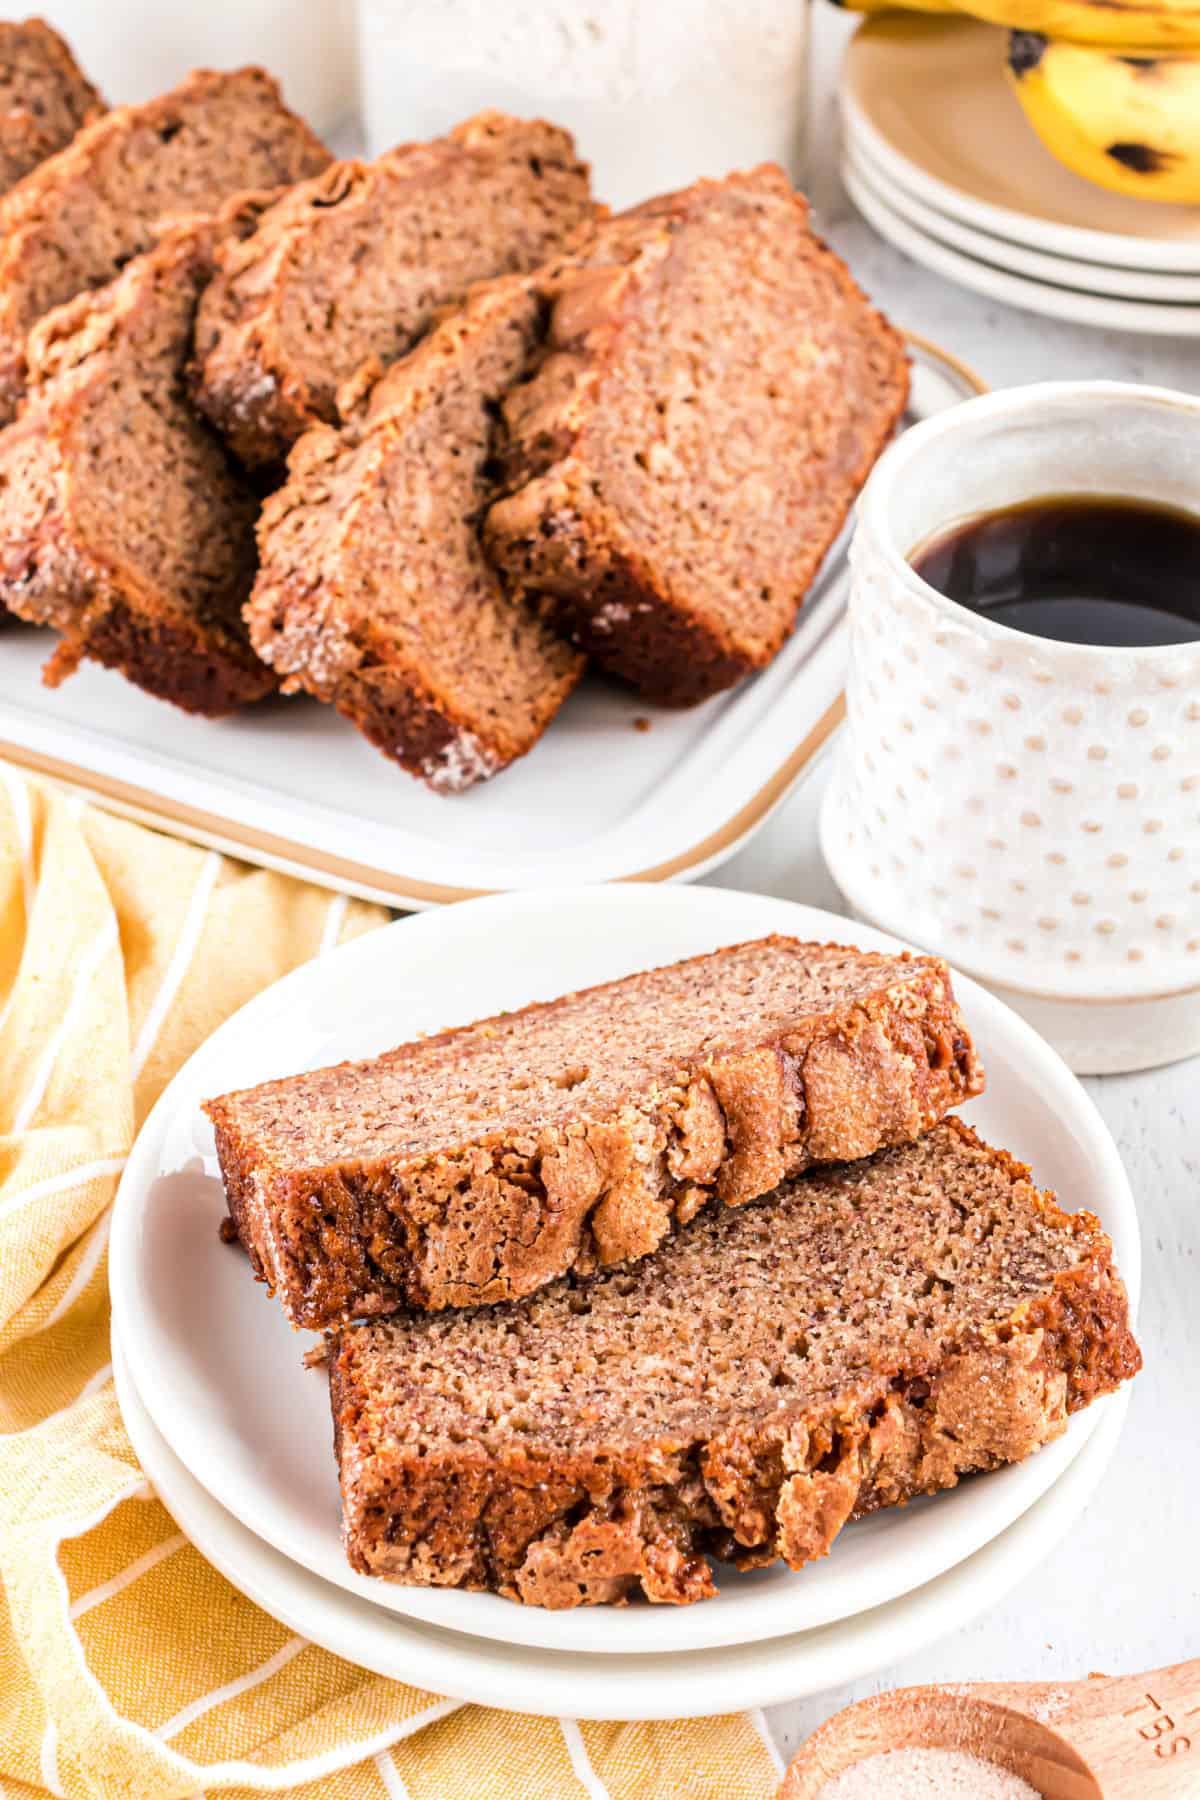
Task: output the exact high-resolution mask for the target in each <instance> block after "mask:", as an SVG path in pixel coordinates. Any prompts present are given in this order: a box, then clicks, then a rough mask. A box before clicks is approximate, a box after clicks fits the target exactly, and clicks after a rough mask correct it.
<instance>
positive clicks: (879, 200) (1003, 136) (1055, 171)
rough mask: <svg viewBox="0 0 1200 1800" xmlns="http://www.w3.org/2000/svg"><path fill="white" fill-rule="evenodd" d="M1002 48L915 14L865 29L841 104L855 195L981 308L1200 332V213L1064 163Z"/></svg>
mask: <svg viewBox="0 0 1200 1800" xmlns="http://www.w3.org/2000/svg"><path fill="white" fill-rule="evenodd" d="M1007 38H1008V34H1007V33H1006V32H1005V31H1004V30H1002V29H1001V28H999V27H997V26H993V25H985V24H981V23H979V22H978V21H977V20H974V19H966V18H955V17H939V16H932V15H931V16H925V15H921V14H916V13H889V14H884V15H882V16H881V17H879V18H875V19H872V20H871V21H870V22H869V23H868V24H866V25H864V26H862V27H860V29H859V30H858V32H857V33H856V34H855V36H854V38H853V40H852V41H851V43H850V46H849V49H848V51H847V54H846V61H845V65H844V68H843V73H842V82H841V96H840V97H841V114H842V175H843V178H844V181H845V184H846V189H847V192H848V193H849V195H850V198H851V199H852V200H853V201H854V204H855V205H856V206H857V207H858V209H859V211H860V212H861V213H862V215H863V217H864V218H865V219H866V220H867V222H868V223H869V224H870V225H872V226H874V228H875V230H876V231H878V232H879V233H880V235H881V236H882V237H885V238H887V240H888V241H889V243H892V244H894V245H895V246H896V247H897V249H900V250H903V251H904V252H905V254H906V255H908V256H911V257H912V258H913V259H914V261H916V262H920V263H924V264H925V265H926V267H928V268H930V269H933V270H935V271H936V272H937V273H938V274H939V275H944V276H946V277H947V279H948V280H950V281H955V282H958V283H959V284H960V285H961V286H963V287H968V288H972V289H974V290H975V291H976V292H977V293H981V294H985V295H986V296H987V297H988V298H989V299H992V300H1003V301H1007V302H1008V303H1009V304H1010V305H1012V306H1020V307H1024V308H1025V309H1026V310H1028V311H1030V312H1038V313H1044V314H1046V315H1048V316H1049V317H1050V318H1056V319H1067V320H1070V321H1072V322H1073V323H1075V324H1080V325H1098V326H1108V327H1111V328H1113V329H1116V330H1121V331H1137V332H1149V333H1154V334H1159V335H1164V336H1168V337H1176V338H1181V337H1198V336H1200V207H1186V206H1164V205H1160V204H1157V203H1155V202H1151V201H1145V200H1137V199H1126V198H1124V197H1122V196H1121V195H1119V194H1113V193H1109V192H1107V191H1106V190H1105V189H1103V188H1100V187H1095V186H1093V185H1092V184H1091V183H1090V182H1086V181H1084V180H1082V179H1081V178H1080V177H1079V176H1077V175H1075V174H1073V173H1072V172H1071V171H1070V170H1069V169H1066V168H1064V167H1063V166H1062V165H1061V164H1060V163H1058V162H1057V161H1056V160H1055V159H1054V157H1053V156H1051V154H1050V152H1049V151H1048V150H1047V149H1045V147H1044V146H1043V145H1042V143H1041V142H1040V141H1039V139H1038V138H1037V136H1036V135H1035V133H1034V131H1033V129H1032V127H1031V126H1030V125H1029V123H1028V121H1027V120H1026V118H1025V116H1024V114H1023V113H1022V111H1021V108H1020V105H1019V103H1018V101H1017V99H1016V96H1015V95H1014V94H1013V93H1012V92H1011V90H1010V88H1009V86H1008V83H1007V81H1006V80H1005V74H1004V60H1005V53H1006V48H1007Z"/></svg>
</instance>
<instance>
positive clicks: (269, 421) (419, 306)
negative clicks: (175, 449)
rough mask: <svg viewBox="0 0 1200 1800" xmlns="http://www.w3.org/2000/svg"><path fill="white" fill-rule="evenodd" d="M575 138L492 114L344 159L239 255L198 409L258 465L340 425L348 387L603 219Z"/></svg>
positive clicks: (229, 267) (210, 342) (208, 319)
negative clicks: (371, 157)
mask: <svg viewBox="0 0 1200 1800" xmlns="http://www.w3.org/2000/svg"><path fill="white" fill-rule="evenodd" d="M592 212H593V207H592V204H591V199H590V194H589V186H588V170H587V165H586V163H582V162H580V161H579V160H578V158H577V157H576V155H575V149H574V145H573V144H572V142H571V139H570V137H569V135H568V134H567V133H566V132H565V131H560V130H559V129H558V127H557V126H554V125H548V124H546V123H545V122H544V121H543V120H540V119H535V120H531V121H526V120H523V119H512V118H509V117H507V116H506V115H505V114H504V113H498V112H485V113H480V114H479V115H478V116H477V117H476V118H473V119H468V120H467V122H466V123H465V124H463V125H460V126H458V127H457V128H456V129H455V130H454V131H452V132H450V134H449V135H448V136H447V137H444V138H438V139H436V140H435V141H434V142H433V143H428V144H402V145H400V146H399V147H398V148H397V149H395V150H391V151H389V152H388V153H387V155H385V156H381V157H380V158H379V159H378V161H376V162H373V163H361V162H343V163H336V164H334V166H333V167H332V168H330V169H327V170H326V171H325V173H324V174H323V175H321V176H320V177H319V178H318V179H317V180H315V181H311V182H308V183H307V184H306V185H305V186H303V187H300V188H297V189H296V190H295V192H294V193H291V194H289V195H288V196H287V197H286V198H285V199H283V200H281V201H280V202H279V204H278V206H276V207H274V208H273V210H272V211H271V212H270V213H269V214H268V215H267V217H266V218H265V219H264V220H263V222H262V225H261V226H260V228H259V230H258V232H257V233H256V234H255V236H254V237H253V238H251V239H249V240H248V241H247V242H246V243H244V244H241V245H238V246H236V247H233V248H231V249H230V250H229V251H228V252H227V254H226V256H225V258H224V259H223V262H222V267H221V269H220V272H219V274H218V276H217V279H216V280H215V281H214V282H213V285H212V287H211V289H210V290H209V292H208V294H206V295H205V298H204V303H203V305H202V306H201V309H200V318H199V322H198V327H197V335H196V359H197V375H196V382H197V388H196V391H197V397H198V399H199V402H200V404H201V406H202V407H203V408H204V409H205V411H206V412H207V413H208V414H209V416H210V417H211V418H212V419H214V420H215V421H216V423H217V424H218V425H219V426H220V428H221V430H222V431H223V432H224V433H225V435H226V436H227V437H228V439H229V441H230V442H231V443H232V445H233V446H234V449H235V450H236V451H237V453H238V455H239V456H240V457H242V459H243V460H244V461H245V462H248V463H261V462H271V461H274V460H277V459H279V458H280V457H282V456H284V455H286V453H287V450H288V448H289V446H290V445H291V444H292V443H294V442H295V440H296V438H297V437H299V435H300V434H301V432H303V431H305V430H307V428H308V427H309V426H310V425H314V424H317V423H319V422H321V421H324V422H326V423H332V422H334V421H336V419H337V416H338V414H337V404H336V401H337V393H338V389H339V388H340V387H341V386H342V385H343V384H344V383H346V382H347V381H349V380H351V378H352V377H354V376H355V375H357V374H358V373H359V371H360V370H361V369H362V368H363V366H364V365H379V366H384V365H386V364H388V363H391V362H394V361H395V360H396V358H397V357H399V356H401V355H403V353H404V352H405V351H406V350H408V349H410V348H411V346H412V345H413V344H414V343H415V342H416V340H417V338H418V337H419V336H420V334H421V332H422V331H423V330H424V329H425V327H426V326H427V325H428V324H429V322H430V320H431V319H432V318H433V316H434V313H435V312H436V311H437V309H439V308H440V307H442V306H445V305H447V304H448V303H450V302H453V301H458V300H461V299H462V297H463V295H464V294H465V293H466V291H467V289H468V287H470V286H471V285H472V283H474V282H476V281H481V280H483V279H484V278H486V277H488V276H494V275H503V274H506V273H508V272H510V271H512V272H518V271H521V270H527V269H532V268H535V267H536V266H537V265H538V264H539V263H542V262H544V261H545V260H546V259H547V257H549V256H550V255H551V254H552V253H553V252H554V251H556V250H558V249H560V248H561V247H562V245H563V244H564V243H565V242H566V240H567V239H568V238H569V236H570V235H571V233H572V232H573V231H574V230H575V228H576V227H577V226H579V225H580V224H582V223H583V222H584V221H585V220H587V219H589V218H590V217H591V216H592Z"/></svg>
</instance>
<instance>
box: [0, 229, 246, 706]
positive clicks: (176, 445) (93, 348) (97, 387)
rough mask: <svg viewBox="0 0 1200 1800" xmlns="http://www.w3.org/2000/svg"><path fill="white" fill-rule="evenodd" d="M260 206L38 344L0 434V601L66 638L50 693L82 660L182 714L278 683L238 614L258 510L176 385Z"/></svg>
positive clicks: (113, 287) (35, 337) (126, 276)
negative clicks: (228, 251) (14, 410)
mask: <svg viewBox="0 0 1200 1800" xmlns="http://www.w3.org/2000/svg"><path fill="white" fill-rule="evenodd" d="M269 198H270V196H243V197H242V198H241V199H239V200H236V201H234V202H231V203H230V204H229V205H228V207H227V208H226V209H225V211H224V212H223V214H222V215H221V217H220V218H219V219H200V220H192V221H190V222H187V223H182V224H180V225H178V226H177V227H176V228H174V229H172V230H170V231H168V232H167V233H166V234H165V235H164V237H163V238H162V240H161V241H160V242H159V243H158V244H157V245H156V246H155V248H154V249H153V250H150V251H148V252H147V253H146V254H145V255H144V256H138V257H135V258H134V259H133V261H132V262H131V263H130V264H129V265H128V267H127V268H126V269H125V270H124V272H123V273H122V274H121V275H119V276H118V277H117V279H116V280H115V281H114V282H111V283H110V284H109V286H108V287H105V288H101V289H99V290H98V291H96V292H94V293H85V294H80V295H78V296H77V297H76V298H75V299H74V300H71V301H68V303H67V304H66V305H65V306H61V307H58V308H56V309H55V310H54V311H53V312H51V313H49V314H48V315H47V316H46V317H45V318H44V319H42V320H41V322H40V323H39V324H38V325H36V326H35V327H34V329H33V332H32V333H31V334H30V338H29V345H28V358H29V381H30V386H29V390H28V392H27V395H26V399H25V402H24V405H23V407H22V409H21V416H20V418H19V419H18V420H17V422H16V423H15V424H13V425H9V426H8V427H7V428H6V429H5V430H3V431H0V601H2V602H3V603H4V604H5V605H7V606H8V607H9V608H11V610H12V611H13V612H15V613H17V614H19V615H20V617H21V618H23V619H29V620H31V621H33V622H34V623H36V624H42V625H51V626H54V627H55V628H56V629H57V630H58V631H60V632H61V633H62V641H61V642H60V644H59V646H58V648H57V650H56V651H55V653H54V655H53V656H52V657H51V659H50V661H49V663H48V664H47V666H46V670H45V675H44V679H45V681H46V682H47V684H48V685H50V686H56V685H57V684H58V682H59V681H61V680H62V679H63V678H64V677H65V676H67V675H69V674H70V673H71V672H72V671H73V670H74V669H75V667H76V666H77V664H78V662H79V660H80V658H81V657H85V656H86V657H91V658H93V659H94V660H95V661H96V662H100V663H104V664H106V665H107V666H108V667H109V668H115V669H119V670H121V671H122V673H123V674H125V675H126V676H127V677H128V678H129V680H130V681H134V682H136V683H137V684H138V686H139V687H142V688H145V689H146V691H147V692H148V693H151V694H156V695H158V696H159V697H160V698H162V699H164V700H172V701H174V702H175V704H176V705H177V706H181V707H183V708H184V709H185V710H187V711H188V712H198V713H209V714H220V713H226V712H229V711H231V710H232V709H233V708H234V707H236V706H239V705H241V704H243V703H244V702H246V701H250V700H257V699H259V698H261V696H262V695H264V694H266V693H269V692H270V691H271V689H272V688H273V687H274V686H275V677H274V675H273V674H272V673H271V671H270V670H269V669H268V668H267V667H266V666H265V664H263V663H261V662H259V660H258V658H257V657H256V656H255V655H254V652H253V651H252V649H251V648H250V642H249V638H248V637H247V634H246V627H245V624H244V621H243V619H242V614H241V609H242V605H243V603H244V601H245V599H246V597H247V595H248V594H249V592H250V587H251V583H252V582H253V579H254V567H255V558H254V522H255V519H256V517H257V514H258V501H257V498H256V496H255V494H254V493H253V491H252V490H251V488H250V486H249V485H248V483H247V481H246V478H245V476H244V475H243V474H242V473H240V472H239V471H238V470H237V469H236V468H235V467H234V466H233V464H232V462H231V460H230V458H229V455H228V452H227V451H226V449H225V446H224V444H223V443H222V442H221V439H220V438H219V437H218V436H217V433H216V432H215V431H214V430H213V429H212V427H211V426H210V425H209V424H208V422H207V421H206V420H205V419H202V418H201V417H200V415H199V414H198V413H197V412H196V411H195V410H194V408H193V407H192V405H191V401H190V398H189V395H188V391H187V380H186V367H187V361H188V357H189V355H190V348H191V333H192V322H193V319H194V317H195V311H196V302H197V299H198V298H199V296H200V294H201V292H202V291H203V288H204V285H205V283H206V282H207V281H208V279H209V277H210V275H211V273H212V267H213V255H214V250H215V247H216V245H217V243H218V242H219V241H220V240H221V239H222V238H223V237H224V236H226V235H229V234H234V233H236V232H238V231H245V230H251V229H253V225H254V222H255V219H256V218H257V216H258V214H259V213H260V212H261V210H262V207H263V205H265V204H266V203H267V201H268V200H269Z"/></svg>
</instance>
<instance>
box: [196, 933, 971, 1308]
mask: <svg viewBox="0 0 1200 1800" xmlns="http://www.w3.org/2000/svg"><path fill="white" fill-rule="evenodd" d="M982 1085H983V1077H982V1071H981V1070H980V1067H979V1064H978V1062H977V1061H976V1058H975V1053H974V1049H973V1047H972V1045H971V1041H970V1039H969V1038H968V1036H967V1033H966V1030H965V1028H964V1026H963V1023H962V1020H961V1018H960V1017H959V1013H958V1008H957V1006H956V1004H955V1001H954V995H953V992H952V990H951V986H950V974H949V971H948V969H947V968H946V965H945V963H943V962H940V961H939V960H938V959H937V958H934V957H927V956H926V957H912V956H881V955H877V954H873V953H869V952H867V951H862V950H853V949H843V948H841V947H840V946H838V945H829V944H803V943H800V942H798V941H797V940H796V939H795V938H786V937H768V938H762V939H758V940H756V941H754V942H752V943H747V944H738V945H733V946H731V947H729V948H727V949H724V950H717V951H715V952H713V953H712V954H710V955H707V956H699V957H693V958H691V959H690V960H688V961H686V962H680V963H672V964H671V965H669V966H668V967H666V968H662V969H653V970H650V971H649V972H647V973H645V974H640V975H630V976H627V977H626V978H625V979H624V980H622V981H614V982H609V983H606V984H605V985H604V986H601V987H595V988H588V989H585V990H584V991H583V992H581V993H578V994H568V995H566V996H564V997H563V998H562V999H559V1000H552V1001H549V1002H542V1003H539V1004H535V1005H532V1006H527V1007H524V1008H522V1010H521V1011H519V1012H514V1013H505V1014H501V1015H500V1016H499V1017H498V1018H494V1019H484V1020H482V1021H480V1022H479V1023H478V1024H474V1025H467V1026H463V1027H460V1028H459V1029H457V1030H454V1031H446V1032H442V1033H441V1034H440V1035H438V1036H436V1037H430V1038H425V1039H423V1040H421V1041H419V1042H417V1043H413V1044H405V1045H402V1046H401V1047H400V1048H399V1049H398V1050H393V1051H390V1052H388V1054H386V1055H384V1056H380V1057H376V1058H375V1059H374V1060H373V1061H370V1062H359V1063H342V1064H340V1065H338V1066H337V1067H334V1068H331V1069H319V1070H317V1071H316V1072H315V1073H311V1074H303V1075H295V1076H292V1077H290V1078H288V1079H286V1080H283V1081H270V1082H266V1083H264V1085H262V1086H261V1087H255V1088H249V1089H245V1090H243V1091H242V1092H240V1093H234V1094H226V1095H224V1096H223V1097H222V1098H220V1099H216V1100H210V1101H209V1102H208V1103H207V1104H206V1107H205V1111H206V1112H207V1113H208V1115H209V1117H210V1118H211V1120H212V1121H213V1124H214V1126H215V1127H216V1139H217V1153H218V1156H219V1158H220V1164H221V1172H222V1175H223V1176H224V1179H225V1189H226V1194H227V1196H228V1200H229V1209H230V1213H231V1214H232V1217H233V1221H234V1224H235V1225H236V1227H237V1232H238V1235H239V1236H240V1238H241V1240H242V1243H243V1244H244V1245H245V1246H246V1248H247V1250H248V1251H249V1252H250V1257H251V1260H252V1262H253V1264H254V1267H255V1270H256V1272H257V1273H258V1274H259V1275H260V1276H261V1277H263V1278H264V1279H265V1280H266V1281H267V1282H268V1283H269V1284H270V1286H271V1287H272V1288H273V1289H274V1290H275V1291H276V1292H277V1293H278V1295H279V1298H280V1300H281V1302H282V1304H283V1307H284V1310H285V1312H286V1313H287V1315H288V1317H289V1318H290V1319H291V1320H292V1322H293V1323H294V1324H296V1325H309V1326H314V1327H316V1328H318V1329H320V1328H324V1327H328V1326H333V1325H337V1324H339V1323H341V1322H344V1321H348V1320H350V1319H353V1318H355V1317H356V1316H358V1315H363V1316H365V1315H368V1314H372V1313H382V1312H390V1311H391V1310H392V1309H393V1308H395V1307H397V1306H400V1305H401V1304H404V1303H407V1304H408V1305H410V1306H417V1307H425V1308H429V1309H431V1310H436V1309H439V1308H441V1307H447V1306H473V1305H475V1304H476V1303H478V1302H484V1301H493V1300H504V1299H508V1298H510V1297H515V1296H518V1295H521V1294H528V1293H531V1292H532V1291H533V1290H534V1289H535V1288H538V1287H541V1286H542V1285H543V1284H544V1283H546V1282H548V1281H550V1280H552V1279H553V1278H554V1277H555V1276H557V1275H561V1274H564V1273H565V1272H566V1271H567V1270H568V1269H570V1268H572V1267H575V1268H579V1269H587V1268H590V1267H592V1266H594V1265H595V1264H597V1263H615V1262H621V1261H624V1260H626V1259H630V1258H636V1257H640V1256H645V1255H646V1254H647V1252H648V1251H651V1250H653V1249H655V1247H656V1246H657V1245H658V1244H659V1243H661V1242H662V1240H663V1238H664V1237H666V1236H667V1234H668V1232H670V1230H671V1229H672V1227H673V1225H674V1224H675V1223H676V1222H686V1221H687V1220H689V1219H690V1218H692V1217H693V1216H694V1214H695V1213H696V1212H698V1211H699V1210H700V1208H701V1207H703V1206H704V1205H705V1204H706V1203H707V1202H708V1200H709V1199H710V1198H711V1197H712V1196H713V1195H715V1196H716V1198H717V1199H718V1200H720V1201H723V1202H725V1203H726V1204H728V1205H731V1206H736V1205H738V1204H740V1203H741V1202H742V1201H744V1200H752V1199H754V1198H756V1197H757V1196H758V1195H760V1194H765V1193H768V1192H769V1191H770V1189H771V1188H773V1187H775V1186H776V1185H777V1184H778V1183H779V1182H780V1181H782V1180H784V1179H785V1177H787V1176H789V1175H793V1174H795V1173H796V1172H797V1171H799V1170H800V1169H803V1168H805V1167H806V1166H807V1165H808V1164H810V1163H814V1162H833V1161H840V1160H841V1159H843V1158H849V1157H856V1156H865V1155H867V1154H868V1153H869V1152H870V1151H872V1150H876V1149H878V1148H879V1147H880V1146H881V1145H884V1144H896V1143H902V1142H904V1141H905V1140H907V1139H909V1138H913V1137H916V1136H918V1135H919V1134H920V1133H921V1132H923V1131H926V1130H928V1128H929V1127H930V1126H931V1125H932V1124H934V1122H935V1121H936V1120H938V1119H940V1118H941V1117H942V1115H943V1114H944V1113H945V1112H946V1111H947V1109H948V1108H949V1107H951V1106H954V1105H955V1104H956V1103H957V1102H958V1101H960V1100H964V1099H966V1098H968V1097H969V1096H970V1095H971V1094H975V1093H978V1092H979V1091H980V1089H981V1088H982Z"/></svg>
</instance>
